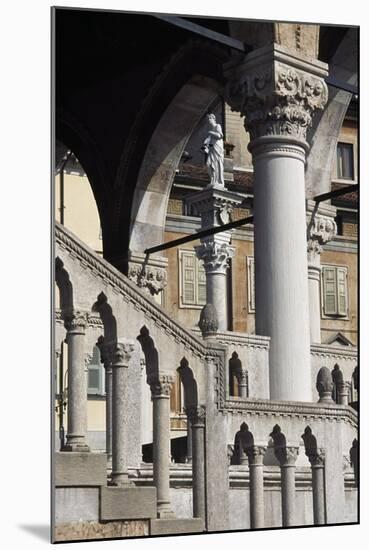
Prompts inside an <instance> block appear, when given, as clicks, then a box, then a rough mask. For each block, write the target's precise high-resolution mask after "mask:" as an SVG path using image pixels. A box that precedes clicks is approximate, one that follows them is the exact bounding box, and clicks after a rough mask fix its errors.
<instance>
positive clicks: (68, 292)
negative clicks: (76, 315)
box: [55, 257, 73, 312]
mask: <svg viewBox="0 0 369 550" xmlns="http://www.w3.org/2000/svg"><path fill="white" fill-rule="evenodd" d="M55 282H56V285H57V287H58V288H59V291H60V309H61V310H62V312H67V311H71V310H72V309H73V286H72V283H71V280H70V277H69V273H68V272H67V270H66V269H65V267H64V264H63V262H62V260H61V259H60V258H59V257H57V258H56V259H55Z"/></svg>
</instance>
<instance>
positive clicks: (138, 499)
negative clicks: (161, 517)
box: [100, 487, 156, 521]
mask: <svg viewBox="0 0 369 550" xmlns="http://www.w3.org/2000/svg"><path fill="white" fill-rule="evenodd" d="M100 506H101V508H100V519H101V520H102V521H108V520H125V519H130V520H131V519H149V518H156V488H155V487H128V488H127V487H102V488H101V500H100Z"/></svg>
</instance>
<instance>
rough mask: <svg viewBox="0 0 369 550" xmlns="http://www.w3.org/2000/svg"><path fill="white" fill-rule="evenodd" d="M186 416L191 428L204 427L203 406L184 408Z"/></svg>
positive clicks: (204, 410)
mask: <svg viewBox="0 0 369 550" xmlns="http://www.w3.org/2000/svg"><path fill="white" fill-rule="evenodd" d="M186 414H187V417H188V419H189V421H190V422H191V424H192V426H194V425H195V426H205V419H206V409H205V407H204V406H202V405H200V406H193V407H186Z"/></svg>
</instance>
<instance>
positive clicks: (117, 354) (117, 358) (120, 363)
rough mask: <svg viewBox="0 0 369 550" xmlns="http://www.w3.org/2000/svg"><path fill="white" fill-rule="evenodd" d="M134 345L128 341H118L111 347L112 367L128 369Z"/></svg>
mask: <svg viewBox="0 0 369 550" xmlns="http://www.w3.org/2000/svg"><path fill="white" fill-rule="evenodd" d="M134 349H135V345H134V343H133V342H131V341H130V340H120V341H119V342H118V343H117V344H116V345H113V346H111V348H110V353H111V357H112V367H128V365H129V362H130V359H131V357H132V353H133V351H134Z"/></svg>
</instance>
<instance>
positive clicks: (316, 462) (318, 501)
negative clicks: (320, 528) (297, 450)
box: [309, 449, 326, 525]
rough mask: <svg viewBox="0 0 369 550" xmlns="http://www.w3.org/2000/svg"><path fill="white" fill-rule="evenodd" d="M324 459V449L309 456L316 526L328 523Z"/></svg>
mask: <svg viewBox="0 0 369 550" xmlns="http://www.w3.org/2000/svg"><path fill="white" fill-rule="evenodd" d="M324 459H325V452H324V450H323V449H319V450H318V452H317V453H314V454H312V455H309V461H310V464H311V475H312V485H313V510H314V525H324V524H325V523H326V517H325V491H324Z"/></svg>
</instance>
